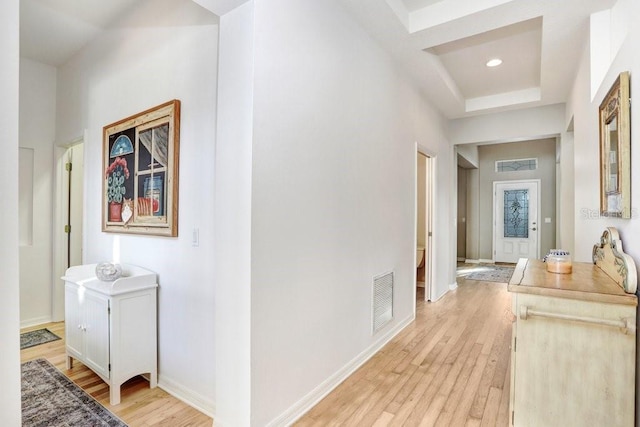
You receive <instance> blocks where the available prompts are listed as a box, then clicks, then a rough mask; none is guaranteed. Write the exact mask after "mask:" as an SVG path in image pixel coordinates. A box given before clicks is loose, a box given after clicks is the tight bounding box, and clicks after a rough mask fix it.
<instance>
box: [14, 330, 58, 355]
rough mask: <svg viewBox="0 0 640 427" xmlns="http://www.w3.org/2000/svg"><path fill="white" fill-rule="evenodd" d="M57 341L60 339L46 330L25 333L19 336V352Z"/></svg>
mask: <svg viewBox="0 0 640 427" xmlns="http://www.w3.org/2000/svg"><path fill="white" fill-rule="evenodd" d="M59 339H61V338H60V337H59V336H57V335H56V334H54V333H53V332H51V331H50V330H48V329H46V328H44V329H38V330H36V331H31V332H25V333H23V334H20V350H22V349H25V348H29V347H33V346H36V345H40V344H44V343H48V342H51V341H56V340H59Z"/></svg>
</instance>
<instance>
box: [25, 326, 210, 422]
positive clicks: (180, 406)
mask: <svg viewBox="0 0 640 427" xmlns="http://www.w3.org/2000/svg"><path fill="white" fill-rule="evenodd" d="M43 327H45V328H47V329H49V330H50V331H51V332H53V333H54V334H56V335H58V336H59V337H62V338H63V339H62V340H58V341H53V342H50V343H47V344H42V345H38V346H35V347H31V348H27V349H24V350H21V352H20V357H21V360H22V362H23V363H24V362H26V361H28V360H32V359H37V358H40V357H43V358H45V359H47V360H49V362H51V363H52V364H53V365H55V366H56V367H57V368H58V369H60V370H61V371H62V372H63V373H64V374H65V375H66V376H67V377H69V378H70V379H71V380H72V381H73V382H75V383H76V384H77V385H79V386H80V387H82V388H83V389H84V391H86V392H87V393H89V394H90V395H91V396H93V397H94V398H95V399H96V400H98V401H99V402H100V403H101V404H102V405H104V406H105V407H106V408H107V409H109V410H110V411H111V412H113V413H114V414H115V415H117V416H118V417H119V418H120V419H122V420H123V421H124V422H125V423H127V424H128V425H129V426H130V427H136V426H167V427H186V426H194V427H195V426H207V427H211V425H212V419H211V418H210V417H208V416H206V415H204V414H203V413H201V412H199V411H197V410H196V409H194V408H192V407H190V406H188V405H187V404H185V403H183V402H182V401H180V400H178V399H176V398H175V397H173V396H171V395H170V394H168V393H166V392H165V391H163V390H162V389H160V388H159V387H156V388H154V389H150V388H149V382H148V381H146V380H145V379H143V378H141V377H135V378H133V379H131V380H129V381H127V382H126V383H125V384H124V385H123V386H122V389H121V394H122V396H121V397H122V400H121V403H120V404H119V405H115V406H112V405H110V404H109V388H108V387H107V384H106V383H105V382H104V381H102V379H100V377H98V376H97V375H96V374H95V373H93V371H91V370H90V369H88V368H87V367H86V366H84V365H83V364H82V363H81V362H79V361H77V360H74V363H73V369H71V370H67V369H66V367H65V357H66V356H65V350H64V322H59V323H48V324H45V325H39V326H37V327H33V328H25V329H23V330H22V332H26V331H30V330H34V329H40V328H43Z"/></svg>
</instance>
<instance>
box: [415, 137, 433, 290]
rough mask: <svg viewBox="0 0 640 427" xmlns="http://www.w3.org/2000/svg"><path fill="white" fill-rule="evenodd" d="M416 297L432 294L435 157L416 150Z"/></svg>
mask: <svg viewBox="0 0 640 427" xmlns="http://www.w3.org/2000/svg"><path fill="white" fill-rule="evenodd" d="M416 154H417V155H416V280H415V281H416V299H418V300H426V301H429V300H431V296H432V289H431V288H432V277H433V271H432V253H433V251H432V237H433V231H432V218H433V182H434V179H433V177H434V165H433V163H434V157H433V156H431V155H429V154H427V153H426V152H425V151H424V150H422V149H420V148H418V150H417V152H416Z"/></svg>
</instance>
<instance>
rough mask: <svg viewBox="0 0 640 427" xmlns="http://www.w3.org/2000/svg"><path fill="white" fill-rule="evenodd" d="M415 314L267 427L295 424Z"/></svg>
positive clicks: (411, 319)
mask: <svg viewBox="0 0 640 427" xmlns="http://www.w3.org/2000/svg"><path fill="white" fill-rule="evenodd" d="M413 320H414V316H413V315H411V316H409V317H407V318H406V319H404V320H403V321H401V322H399V323H398V324H397V325H395V326H394V327H393V328H392V329H390V330H389V331H387V332H386V333H385V334H384V335H383V336H381V337H380V338H378V339H377V340H376V341H375V342H374V343H373V344H371V345H370V346H369V347H368V348H366V349H365V350H364V351H363V352H362V353H360V354H359V355H358V356H356V357H355V358H354V359H353V360H351V361H350V362H349V363H347V364H346V365H344V366H343V367H342V368H341V369H340V370H338V371H337V372H336V373H335V374H333V375H332V376H330V377H329V378H327V379H326V380H325V381H323V382H322V383H321V384H320V385H318V386H317V387H316V388H315V389H313V390H311V392H309V393H308V394H307V395H306V396H304V397H303V398H302V399H300V400H298V401H297V402H296V403H295V404H293V406H291V407H290V408H289V409H287V410H286V411H285V412H283V413H282V414H281V415H279V416H278V417H277V418H275V419H273V420H272V421H271V422H269V423H268V424H267V427H277V426H288V425H291V424H293V423H294V422H295V421H296V420H298V419H299V418H300V417H302V416H303V415H304V414H306V413H307V412H308V411H309V410H310V409H311V408H313V407H314V406H315V405H316V404H317V403H318V402H320V401H321V400H322V399H323V398H324V397H325V396H326V395H328V394H329V393H330V392H331V391H333V389H334V388H336V387H337V386H339V385H340V383H342V382H343V381H344V380H345V379H346V378H347V377H349V375H351V374H353V373H354V372H355V371H356V370H357V369H358V368H359V367H361V366H362V365H363V364H364V363H365V362H367V360H369V359H370V358H371V357H373V356H374V355H375V354H376V353H377V352H378V351H379V350H380V349H381V348H382V347H384V345H385V344H387V343H388V342H389V341H391V340H392V339H393V338H394V337H395V336H396V335H398V334H399V333H400V331H402V330H403V329H404V328H405V327H406V326H407V325H409V324H410V323H411V322H413Z"/></svg>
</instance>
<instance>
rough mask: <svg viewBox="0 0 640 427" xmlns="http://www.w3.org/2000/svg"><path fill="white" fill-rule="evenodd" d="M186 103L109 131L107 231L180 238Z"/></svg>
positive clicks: (104, 191)
mask: <svg viewBox="0 0 640 427" xmlns="http://www.w3.org/2000/svg"><path fill="white" fill-rule="evenodd" d="M179 147H180V101H178V100H172V101H169V102H166V103H164V104H162V105H158V106H157V107H153V108H150V109H149V110H146V111H143V112H141V113H138V114H135V115H133V116H131V117H127V118H126V119H122V120H120V121H118V122H115V123H112V124H110V125H107V126H105V127H104V128H103V154H102V155H103V169H102V182H103V185H102V231H105V232H113V233H131V234H147V235H154V236H170V237H175V236H177V235H178V163H179Z"/></svg>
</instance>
